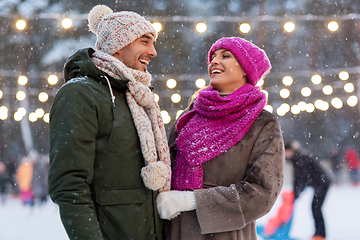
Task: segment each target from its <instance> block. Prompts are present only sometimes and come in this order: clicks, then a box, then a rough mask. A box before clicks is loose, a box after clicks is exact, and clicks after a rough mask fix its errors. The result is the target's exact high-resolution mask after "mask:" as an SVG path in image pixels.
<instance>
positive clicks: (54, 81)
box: [47, 74, 59, 85]
mask: <svg viewBox="0 0 360 240" xmlns="http://www.w3.org/2000/svg"><path fill="white" fill-rule="evenodd" d="M47 80H48V83H49V84H51V85H55V84H57V83H58V82H59V78H58V76H56V75H55V74H51V75H50V76H49V77H48V79H47Z"/></svg>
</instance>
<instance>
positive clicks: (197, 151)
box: [171, 83, 266, 190]
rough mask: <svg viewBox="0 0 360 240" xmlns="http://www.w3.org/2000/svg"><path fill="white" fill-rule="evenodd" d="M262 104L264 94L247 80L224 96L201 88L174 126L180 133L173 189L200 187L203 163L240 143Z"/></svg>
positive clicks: (177, 143)
mask: <svg viewBox="0 0 360 240" xmlns="http://www.w3.org/2000/svg"><path fill="white" fill-rule="evenodd" d="M265 103H266V96H265V94H264V93H263V92H261V90H260V88H259V87H254V86H253V85H251V84H249V83H246V84H245V85H244V86H242V87H241V88H239V89H237V90H236V91H235V92H233V93H231V94H229V95H228V96H226V97H224V98H223V97H220V95H219V93H218V92H217V91H216V90H215V89H214V88H213V87H208V88H205V89H203V90H201V91H200V92H199V95H198V97H197V98H196V101H195V103H194V107H193V109H192V110H191V111H189V112H188V113H186V114H185V115H184V116H182V117H181V118H180V119H179V121H178V123H177V125H176V130H177V131H178V133H179V136H178V138H177V139H176V145H177V155H176V161H175V166H174V169H173V173H172V183H171V185H172V186H171V187H172V189H175V190H193V189H201V188H202V186H203V163H204V162H206V161H209V160H210V159H213V158H214V157H216V156H218V155H220V154H221V153H223V152H225V151H226V150H228V149H229V148H231V147H232V146H234V145H235V144H236V143H237V142H239V141H240V140H241V139H242V137H243V136H244V135H245V134H246V133H247V131H248V130H249V129H250V127H251V125H252V123H253V122H254V121H255V119H256V118H257V117H258V116H259V114H260V112H261V111H262V110H263V108H264V106H265Z"/></svg>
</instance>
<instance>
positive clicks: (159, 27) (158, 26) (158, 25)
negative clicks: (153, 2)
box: [152, 22, 162, 32]
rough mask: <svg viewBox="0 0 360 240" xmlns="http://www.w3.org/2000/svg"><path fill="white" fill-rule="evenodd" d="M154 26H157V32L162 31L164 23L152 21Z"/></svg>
mask: <svg viewBox="0 0 360 240" xmlns="http://www.w3.org/2000/svg"><path fill="white" fill-rule="evenodd" d="M152 25H153V27H154V28H155V31H156V32H160V31H161V30H162V25H161V23H159V22H154V23H152Z"/></svg>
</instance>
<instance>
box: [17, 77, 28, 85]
mask: <svg viewBox="0 0 360 240" xmlns="http://www.w3.org/2000/svg"><path fill="white" fill-rule="evenodd" d="M18 83H19V85H21V86H24V85H26V84H27V83H28V78H27V77H25V76H20V77H19V78H18Z"/></svg>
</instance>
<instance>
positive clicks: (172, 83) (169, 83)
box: [166, 78, 177, 89]
mask: <svg viewBox="0 0 360 240" xmlns="http://www.w3.org/2000/svg"><path fill="white" fill-rule="evenodd" d="M176 85H177V82H176V80H175V79H173V78H170V79H168V80H167V81H166V86H167V87H168V88H170V89H173V88H175V87H176Z"/></svg>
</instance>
